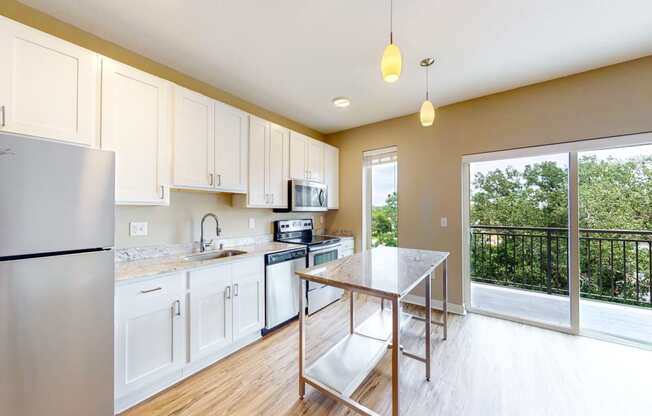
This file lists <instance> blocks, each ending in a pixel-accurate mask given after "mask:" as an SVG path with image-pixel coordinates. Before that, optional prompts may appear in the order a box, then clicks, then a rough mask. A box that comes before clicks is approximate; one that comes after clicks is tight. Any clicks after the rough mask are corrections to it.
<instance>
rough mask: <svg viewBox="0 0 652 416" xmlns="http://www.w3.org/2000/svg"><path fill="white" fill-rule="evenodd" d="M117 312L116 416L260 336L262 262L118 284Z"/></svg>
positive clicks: (248, 261)
mask: <svg viewBox="0 0 652 416" xmlns="http://www.w3.org/2000/svg"><path fill="white" fill-rule="evenodd" d="M186 300H188V302H187V303H186ZM115 308H116V311H115V412H116V413H119V412H122V411H124V410H126V409H128V408H129V407H132V406H134V405H136V404H138V403H140V402H142V401H143V400H145V399H147V398H148V397H151V396H152V395H154V394H156V393H158V392H160V391H161V390H163V389H165V388H167V387H169V386H171V385H172V384H174V383H177V382H179V381H180V380H182V379H184V378H185V377H188V376H190V375H192V374H194V373H196V372H197V371H199V370H201V369H203V368H205V367H207V366H209V365H211V364H213V363H215V362H216V361H218V360H219V359H221V358H224V357H225V356H227V355H229V354H231V353H233V352H235V351H237V350H238V349H240V348H242V347H244V346H246V345H248V344H249V343H251V342H253V341H255V340H256V339H258V338H260V336H261V335H260V330H261V329H262V328H263V327H264V325H265V263H264V258H263V257H262V256H259V257H252V258H245V259H240V260H235V261H233V262H230V263H218V264H216V265H214V266H209V267H204V268H201V269H195V270H191V271H189V272H184V273H176V274H171V275H166V276H163V277H156V278H151V279H144V280H142V279H136V280H135V282H134V283H130V282H129V281H127V282H124V283H121V284H120V285H118V286H117V287H116V302H115Z"/></svg>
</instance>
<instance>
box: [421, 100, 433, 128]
mask: <svg viewBox="0 0 652 416" xmlns="http://www.w3.org/2000/svg"><path fill="white" fill-rule="evenodd" d="M419 117H420V118H421V125H422V126H423V127H429V126H432V123H434V122H435V107H434V106H433V105H432V103H431V102H430V101H429V100H425V101H424V102H423V104H421V111H420V112H419Z"/></svg>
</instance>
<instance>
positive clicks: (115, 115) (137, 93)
mask: <svg viewBox="0 0 652 416" xmlns="http://www.w3.org/2000/svg"><path fill="white" fill-rule="evenodd" d="M170 89H171V84H170V83H168V82H167V81H165V80H163V79H160V78H157V77H155V76H153V75H150V74H147V73H145V72H142V71H139V70H137V69H134V68H131V67H129V66H127V65H123V64H120V63H118V62H115V61H112V60H110V59H106V58H105V59H103V60H102V148H103V149H106V150H113V151H115V152H116V203H118V204H132V205H168V204H169V201H170V200H169V179H170V178H169V176H170V170H171V159H170V153H171V152H170V137H171V129H170V125H169V122H168V121H169V113H170V111H171V108H170V107H171V105H170V104H171V100H170Z"/></svg>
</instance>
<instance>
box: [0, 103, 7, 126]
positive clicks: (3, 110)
mask: <svg viewBox="0 0 652 416" xmlns="http://www.w3.org/2000/svg"><path fill="white" fill-rule="evenodd" d="M0 114H2V124H0V127H4V126H6V125H7V120H6V119H5V118H6V117H5V106H4V105H3V106H1V107H0Z"/></svg>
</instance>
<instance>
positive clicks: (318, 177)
mask: <svg viewBox="0 0 652 416" xmlns="http://www.w3.org/2000/svg"><path fill="white" fill-rule="evenodd" d="M290 176H291V178H292V179H304V180H310V181H316V182H324V144H323V143H322V142H320V141H318V140H315V139H311V138H310V137H308V136H304V135H303V134H300V133H296V132H294V131H293V132H291V133H290Z"/></svg>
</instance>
